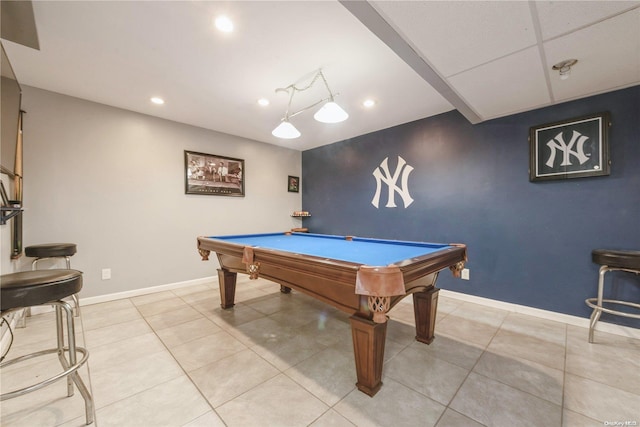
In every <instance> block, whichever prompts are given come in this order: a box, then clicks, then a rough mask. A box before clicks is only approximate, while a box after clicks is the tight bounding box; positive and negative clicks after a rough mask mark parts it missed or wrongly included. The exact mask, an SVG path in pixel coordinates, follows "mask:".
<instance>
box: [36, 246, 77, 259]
mask: <svg viewBox="0 0 640 427" xmlns="http://www.w3.org/2000/svg"><path fill="white" fill-rule="evenodd" d="M76 250H77V248H76V244H75V243H45V244H42V245H31V246H27V247H26V248H24V253H25V255H27V256H28V257H33V258H53V257H64V256H72V255H74V254H75V253H76Z"/></svg>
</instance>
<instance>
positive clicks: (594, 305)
mask: <svg viewBox="0 0 640 427" xmlns="http://www.w3.org/2000/svg"><path fill="white" fill-rule="evenodd" d="M584 302H585V303H586V304H587V305H588V306H589V307H591V308H593V309H595V310H600V311H602V312H603V313H609V314H615V315H617V316H624V317H631V318H633V319H640V313H637V314H636V313H628V312H626V311H620V310H614V309H612V308H606V307H603V306H599V305H598V298H587V299H586V300H585V301H584ZM602 302H603V303H609V304H618V305H626V306H627V307H633V308H637V309H639V310H640V304H636V303H633V302H629V301H620V300H614V299H603V300H602Z"/></svg>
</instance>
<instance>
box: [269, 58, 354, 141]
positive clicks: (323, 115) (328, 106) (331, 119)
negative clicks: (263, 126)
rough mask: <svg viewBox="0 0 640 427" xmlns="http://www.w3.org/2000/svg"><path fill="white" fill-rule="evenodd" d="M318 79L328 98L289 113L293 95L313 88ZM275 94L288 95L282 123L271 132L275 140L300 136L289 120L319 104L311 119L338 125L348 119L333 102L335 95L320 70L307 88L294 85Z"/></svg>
mask: <svg viewBox="0 0 640 427" xmlns="http://www.w3.org/2000/svg"><path fill="white" fill-rule="evenodd" d="M319 78H322V81H323V82H324V86H325V88H326V89H327V92H328V93H329V96H328V97H327V98H324V99H321V100H319V101H317V102H315V103H313V104H311V105H309V106H308V107H305V108H303V109H301V110H298V111H296V112H295V113H290V109H291V102H292V101H293V96H294V95H295V93H296V92H304V91H305V90H307V89H310V88H311V87H313V85H314V84H315V83H316V81H317V80H318V79H319ZM276 92H287V93H288V94H289V103H288V104H287V110H286V111H285V113H284V117H283V118H282V121H281V122H280V124H279V125H278V126H277V127H276V128H275V129H274V130H273V131H272V132H271V134H272V135H273V136H275V137H277V138H283V139H294V138H298V137H299V136H300V135H301V133H300V131H299V130H298V129H296V127H295V126H294V125H293V124H291V121H290V120H289V119H291V118H292V117H294V116H297V115H298V114H300V113H302V112H304V111H307V110H310V109H311V108H314V107H316V106H318V105H320V104H323V105H322V107H321V108H320V109H319V110H318V111H317V112H316V113H315V114H314V115H313V118H314V119H316V120H317V121H319V122H322V123H339V122H343V121H345V120H347V118H349V114H347V112H346V111H344V110H343V109H342V108H341V107H340V106H339V105H338V104H336V102H335V101H334V96H335V95H337V94H334V93H333V92H331V89H329V84H328V83H327V79H326V78H325V77H324V74H323V73H322V69H319V70H318V72H317V73H316V75H315V76H314V77H313V79H312V80H311V83H309V84H308V85H307V86H305V87H298V86H296V85H295V84H290V85H289V86H287V87H285V88H278V89H276Z"/></svg>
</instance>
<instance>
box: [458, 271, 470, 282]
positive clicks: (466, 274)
mask: <svg viewBox="0 0 640 427" xmlns="http://www.w3.org/2000/svg"><path fill="white" fill-rule="evenodd" d="M460 278H461V279H462V280H469V269H468V268H463V269H462V274H461V275H460Z"/></svg>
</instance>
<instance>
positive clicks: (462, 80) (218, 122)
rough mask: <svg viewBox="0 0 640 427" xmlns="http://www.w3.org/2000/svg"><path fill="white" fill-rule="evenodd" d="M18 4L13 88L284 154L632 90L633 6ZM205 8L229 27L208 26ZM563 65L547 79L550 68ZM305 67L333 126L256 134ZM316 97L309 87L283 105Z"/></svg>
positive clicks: (636, 36)
mask: <svg viewBox="0 0 640 427" xmlns="http://www.w3.org/2000/svg"><path fill="white" fill-rule="evenodd" d="M32 3H33V14H34V18H35V23H36V27H37V33H38V34H37V36H38V42H39V43H38V44H39V50H37V49H33V48H30V47H26V46H24V45H21V44H19V43H15V42H13V41H9V40H6V39H3V45H4V47H5V50H6V51H7V55H8V56H9V59H10V61H11V63H12V65H13V68H14V70H15V72H16V75H17V76H18V79H19V80H20V82H21V84H23V85H29V86H33V87H37V88H42V89H46V90H49V91H53V92H58V93H62V94H65V95H70V96H74V97H78V98H83V99H87V100H90V101H94V102H99V103H103V104H106V105H110V106H114V107H119V108H124V109H127V110H132V111H135V112H139V113H143V114H148V115H152V116H157V117H161V118H165V119H169V120H173V121H177V122H181V123H186V124H190V125H194V126H198V127H202V128H206V129H213V130H216V131H220V132H224V133H228V134H233V135H238V136H242V137H245V138H249V139H253V140H257V141H261V142H264V143H268V144H274V145H279V146H283V147H287V148H292V149H297V150H306V149H310V148H314V147H318V146H322V145H326V144H331V143H334V142H337V141H341V140H345V139H349V138H352V137H355V136H359V135H363V134H366V133H370V132H374V131H377V130H380V129H385V128H388V127H392V126H395V125H399V124H402V123H407V122H410V121H414V120H418V119H422V118H425V117H430V116H433V115H437V114H440V113H443V112H446V111H450V110H453V109H457V110H459V111H460V112H461V113H462V114H463V115H464V116H465V117H467V119H468V120H469V121H470V122H472V123H479V122H482V121H486V120H491V119H494V118H498V117H503V116H507V115H510V114H514V113H518V112H523V111H528V110H532V109H536V108H540V107H544V106H548V105H553V104H557V103H561V102H565V101H568V100H573V99H579V98H583V97H587V96H591V95H594V94H598V93H604V92H608V91H613V90H617V89H621V88H625V87H630V86H633V85H637V84H639V83H640V1H587V2H582V1H559V2H557V1H556V2H550V1H529V2H527V1H496V2H488V1H469V2H467V1H443V2H439V1H369V2H365V1H358V2H350V1H342V2H339V1H331V0H330V1H316V2H311V1H304V2H303V1H274V2H269V1H255V2H253V1H241V2H234V1H229V2H207V1H199V2H196V1H177V2H160V1H128V2H127V1H125V2H113V1H106V2H94V1H73V2H62V1H34V2H32ZM220 14H226V15H227V16H229V17H230V18H231V19H232V20H233V22H234V24H235V30H234V31H233V32H232V33H229V34H225V33H221V32H219V31H217V30H216V29H215V27H214V26H213V24H212V22H213V19H214V18H215V17H216V16H218V15H220ZM3 37H4V36H3ZM570 58H575V59H578V63H577V64H576V65H575V66H574V67H573V69H572V73H571V77H570V78H569V79H567V80H560V79H559V76H558V72H557V71H553V70H552V69H551V67H552V66H553V65H554V64H556V63H558V62H560V61H562V60H565V59H570ZM319 68H322V70H323V72H324V74H325V76H326V78H327V81H328V83H329V86H330V87H331V89H332V91H333V92H336V93H338V95H337V96H336V102H337V103H338V104H340V105H341V106H342V107H343V108H344V109H345V110H346V111H347V112H348V113H349V115H350V117H349V119H348V120H347V121H345V122H342V123H337V124H322V123H318V122H316V121H314V120H313V111H308V112H304V113H301V114H299V115H297V116H296V117H294V118H292V119H291V122H292V123H293V124H294V125H295V126H296V127H297V128H298V129H299V130H300V131H301V132H302V136H301V137H300V138H298V139H294V140H282V139H278V138H276V137H274V136H272V135H271V131H272V130H273V128H275V127H276V126H277V125H278V124H279V122H280V120H281V118H282V116H283V115H284V112H285V109H286V107H287V102H288V100H289V99H288V96H287V95H286V94H285V93H276V91H275V89H276V88H281V87H286V86H288V85H290V84H292V83H298V84H300V85H305V84H308V83H309V80H310V79H311V78H312V77H313V76H314V74H315V72H316V70H318V69H319ZM152 96H160V97H162V98H164V99H165V101H166V103H165V104H164V105H162V106H158V105H155V104H152V103H151V102H150V101H149V99H150V98H151V97H152ZM321 97H324V94H323V93H322V87H321V85H317V87H316V86H314V87H313V88H312V89H310V90H308V91H305V92H300V93H299V94H296V96H295V97H294V100H293V105H292V109H294V110H295V109H299V108H303V107H305V106H307V105H309V104H312V103H314V102H316V101H317V100H319V99H320V98H321ZM259 98H267V99H269V101H270V104H269V106H267V107H261V106H260V105H258V103H257V100H258V99H259ZM367 98H371V99H374V100H375V101H376V105H375V107H374V108H371V109H367V108H365V107H363V106H362V102H363V101H364V100H365V99H367Z"/></svg>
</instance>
